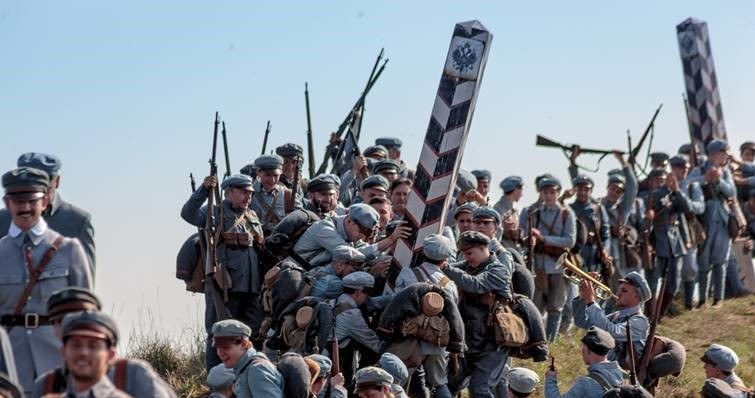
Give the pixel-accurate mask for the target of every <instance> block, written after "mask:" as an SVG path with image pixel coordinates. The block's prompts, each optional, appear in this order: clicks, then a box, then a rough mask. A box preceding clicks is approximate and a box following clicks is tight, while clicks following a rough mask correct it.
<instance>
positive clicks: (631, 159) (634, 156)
mask: <svg viewBox="0 0 755 398" xmlns="http://www.w3.org/2000/svg"><path fill="white" fill-rule="evenodd" d="M662 107H663V103H661V104H660V105H658V109H656V110H655V113H654V114H653V117H652V118H650V123H648V126H647V128H645V132H644V133H642V137H640V142H638V143H637V146H636V147H634V148H632V150H631V151H630V152H629V159H627V163H629V164H630V165H632V169H634V168H635V167H636V165H637V155H638V154H639V153H640V149H642V145H643V144H644V143H645V139H646V138H647V137H648V134H649V133H650V132H651V131H652V130H653V129H654V128H655V119H656V118H657V117H658V114H659V113H660V112H661V108H662ZM651 141H652V138H651ZM648 152H649V150H648ZM635 171H636V170H635Z"/></svg>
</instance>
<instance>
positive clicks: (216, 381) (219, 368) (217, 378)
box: [205, 363, 236, 398]
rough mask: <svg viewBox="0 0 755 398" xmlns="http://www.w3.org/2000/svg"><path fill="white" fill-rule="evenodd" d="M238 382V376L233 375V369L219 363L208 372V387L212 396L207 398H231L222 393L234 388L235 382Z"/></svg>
mask: <svg viewBox="0 0 755 398" xmlns="http://www.w3.org/2000/svg"><path fill="white" fill-rule="evenodd" d="M235 380H236V375H235V374H234V373H233V369H230V368H226V367H225V365H223V364H222V363H219V364H217V365H215V366H213V367H212V369H210V371H209V372H207V387H210V395H207V396H206V397H205V398H229V397H227V396H225V395H223V394H222V393H221V391H224V390H226V389H228V388H229V387H231V386H233V382H234V381H235Z"/></svg>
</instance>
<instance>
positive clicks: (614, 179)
mask: <svg viewBox="0 0 755 398" xmlns="http://www.w3.org/2000/svg"><path fill="white" fill-rule="evenodd" d="M614 156H615V157H616V159H618V161H619V163H620V164H621V170H618V172H617V173H616V174H609V176H608V186H607V188H606V196H605V197H604V198H603V200H602V201H601V204H602V205H603V208H604V209H605V211H606V213H607V214H608V224H609V231H610V233H611V239H610V245H609V246H610V253H609V254H610V255H611V258H612V259H613V264H614V268H615V270H614V277H613V278H612V280H611V281H610V282H611V286H614V287H615V286H617V285H618V279H619V278H621V277H623V276H624V275H626V274H628V273H630V272H632V271H639V268H640V265H641V264H639V263H636V262H632V263H631V264H630V263H629V261H628V259H627V257H628V256H627V254H628V253H627V252H626V250H627V248H626V246H627V245H632V248H631V249H634V250H636V245H637V238H638V235H637V225H633V224H631V223H630V222H629V216H630V215H631V214H632V211H633V210H634V207H635V206H634V204H635V203H636V202H635V199H636V198H637V177H636V176H635V175H634V172H633V171H632V168H631V166H629V164H627V162H626V160H624V156H623V155H621V154H620V153H615V152H614ZM631 249H630V250H631ZM635 259H636V257H635Z"/></svg>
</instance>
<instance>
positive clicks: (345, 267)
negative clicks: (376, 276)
mask: <svg viewBox="0 0 755 398" xmlns="http://www.w3.org/2000/svg"><path fill="white" fill-rule="evenodd" d="M363 266H364V254H362V253H361V252H360V251H359V250H357V249H355V248H353V247H351V246H341V247H338V248H336V249H334V250H333V261H332V262H331V263H330V264H328V265H322V266H319V267H317V268H315V269H313V270H312V271H310V272H309V273H308V274H309V276H310V277H311V278H312V290H310V292H309V295H310V296H315V297H322V298H325V299H332V300H335V299H337V298H338V296H340V295H341V294H343V281H342V279H343V278H344V277H345V276H346V275H348V274H350V273H352V272H355V271H361V270H362V267H363Z"/></svg>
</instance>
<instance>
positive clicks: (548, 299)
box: [519, 177, 576, 342]
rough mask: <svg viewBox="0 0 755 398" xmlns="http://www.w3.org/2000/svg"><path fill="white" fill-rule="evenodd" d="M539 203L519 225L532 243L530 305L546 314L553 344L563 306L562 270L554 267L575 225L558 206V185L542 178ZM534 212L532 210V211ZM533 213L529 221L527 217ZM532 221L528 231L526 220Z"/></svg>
mask: <svg viewBox="0 0 755 398" xmlns="http://www.w3.org/2000/svg"><path fill="white" fill-rule="evenodd" d="M538 190H539V192H540V200H539V203H536V204H535V205H533V206H534V208H533V207H530V209H528V211H526V212H522V216H521V220H519V224H520V225H521V226H522V229H523V230H529V231H531V236H530V237H529V239H531V240H534V241H535V242H536V243H535V245H536V246H535V256H534V259H533V264H534V272H535V297H534V300H533V301H534V302H535V304H536V305H537V306H538V308H539V309H540V311H543V310H545V311H546V312H547V313H548V318H547V323H546V334H547V337H548V340H549V341H551V342H553V341H556V335H557V334H558V330H559V325H560V324H561V313H562V311H563V309H564V304H565V303H566V283H568V282H567V281H566V279H565V278H564V276H563V267H562V266H561V264H559V263H558V261H557V260H558V259H559V257H561V255H562V254H563V253H565V252H566V251H568V250H569V249H571V248H572V247H573V246H574V244H575V242H576V237H575V235H576V224H575V220H574V213H573V212H572V211H571V210H570V209H569V208H567V207H562V206H561V205H560V204H559V203H558V193H559V191H560V190H561V182H560V181H558V180H557V179H555V178H550V177H544V178H541V179H540V181H539V182H538ZM535 209H536V210H535ZM530 213H533V214H534V215H533V216H532V217H529V214H530ZM530 218H532V228H529V222H530V221H529V219H530Z"/></svg>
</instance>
